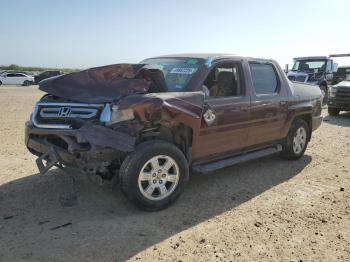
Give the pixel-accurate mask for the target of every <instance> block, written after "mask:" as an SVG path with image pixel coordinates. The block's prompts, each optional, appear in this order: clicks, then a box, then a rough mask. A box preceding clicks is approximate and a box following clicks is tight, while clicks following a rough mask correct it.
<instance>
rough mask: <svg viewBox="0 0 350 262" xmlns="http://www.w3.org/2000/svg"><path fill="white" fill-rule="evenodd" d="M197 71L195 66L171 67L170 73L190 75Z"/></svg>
mask: <svg viewBox="0 0 350 262" xmlns="http://www.w3.org/2000/svg"><path fill="white" fill-rule="evenodd" d="M196 71H197V68H173V69H171V71H170V74H182V75H192V74H194V73H195V72H196Z"/></svg>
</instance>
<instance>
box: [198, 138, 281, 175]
mask: <svg viewBox="0 0 350 262" xmlns="http://www.w3.org/2000/svg"><path fill="white" fill-rule="evenodd" d="M281 151H282V146H281V145H275V146H272V147H268V148H264V149H260V150H256V151H252V152H248V153H244V154H242V155H238V156H234V157H231V158H226V159H223V160H219V161H216V162H211V163H209V164H203V165H194V166H193V167H192V169H193V170H194V171H195V172H198V173H209V172H212V171H215V170H218V169H222V168H225V167H228V166H232V165H235V164H238V163H242V162H246V161H249V160H253V159H256V158H260V157H264V156H268V155H272V154H276V153H278V152H281Z"/></svg>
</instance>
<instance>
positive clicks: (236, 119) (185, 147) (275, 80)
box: [25, 54, 322, 210]
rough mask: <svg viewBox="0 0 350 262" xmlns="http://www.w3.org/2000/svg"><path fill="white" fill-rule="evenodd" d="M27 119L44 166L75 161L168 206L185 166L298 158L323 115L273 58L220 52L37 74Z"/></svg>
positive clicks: (141, 202)
mask: <svg viewBox="0 0 350 262" xmlns="http://www.w3.org/2000/svg"><path fill="white" fill-rule="evenodd" d="M39 89H40V90H41V91H44V92H45V93H46V94H45V95H44V96H43V97H42V98H41V100H40V101H38V103H37V104H36V106H35V108H34V111H33V113H32V115H31V119H30V121H28V122H27V123H26V128H25V130H26V131H25V143H26V146H27V147H28V149H29V150H30V152H32V153H33V154H35V155H37V156H38V159H37V165H38V167H39V170H40V173H45V172H47V171H48V170H49V169H50V168H51V167H53V166H56V167H59V168H63V169H64V168H76V170H79V171H83V172H84V173H87V174H91V175H93V176H98V177H99V178H102V179H103V181H104V180H110V181H111V180H112V181H118V182H119V183H120V186H121V189H122V191H123V193H124V194H125V195H126V197H127V198H128V199H129V200H131V201H132V202H133V203H135V204H136V205H137V206H139V207H140V208H142V209H144V210H159V209H163V208H165V207H167V206H169V205H170V204H171V203H172V202H174V201H175V200H176V199H177V198H178V196H179V195H180V193H181V192H182V191H183V189H184V187H185V185H186V183H187V181H188V180H189V171H190V170H192V171H195V172H198V173H208V172H213V171H215V170H218V169H221V168H224V167H227V166H231V165H233V164H236V163H240V162H243V161H247V160H251V159H255V158H259V157H263V156H266V155H270V154H275V153H279V154H280V155H281V156H282V157H284V158H286V159H291V160H296V159H299V158H300V157H301V156H302V155H303V154H304V152H305V150H306V147H307V145H308V142H309V141H310V138H311V134H312V132H313V131H314V130H315V129H317V128H318V127H319V126H320V125H321V122H322V117H321V102H322V101H321V100H322V93H321V91H320V89H319V88H318V86H309V85H304V84H301V83H292V82H290V81H289V80H288V79H287V77H286V75H285V74H284V72H283V71H282V69H281V68H280V66H279V65H278V64H277V63H276V62H275V61H273V60H268V59H255V58H249V57H241V56H236V55H224V54H184V55H170V56H161V57H155V58H150V59H146V60H144V61H142V62H141V63H139V64H116V65H110V66H104V67H97V68H92V69H87V70H84V71H81V72H75V73H71V74H66V75H62V76H58V77H54V78H50V79H47V80H43V81H41V82H40V85H39Z"/></svg>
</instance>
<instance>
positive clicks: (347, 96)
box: [335, 87, 350, 103]
mask: <svg viewBox="0 0 350 262" xmlns="http://www.w3.org/2000/svg"><path fill="white" fill-rule="evenodd" d="M335 98H336V99H337V101H338V102H347V103H350V88H342V87H339V88H338V89H337V92H336V93H335Z"/></svg>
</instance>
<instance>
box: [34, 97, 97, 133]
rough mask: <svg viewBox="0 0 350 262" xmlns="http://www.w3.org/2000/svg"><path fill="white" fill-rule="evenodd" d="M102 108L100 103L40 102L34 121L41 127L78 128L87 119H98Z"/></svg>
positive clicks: (37, 105)
mask: <svg viewBox="0 0 350 262" xmlns="http://www.w3.org/2000/svg"><path fill="white" fill-rule="evenodd" d="M102 109H103V105H100V104H83V103H59V102H39V103H37V104H36V107H35V110H34V112H33V114H32V122H33V123H34V125H35V126H37V127H41V128H78V127H79V126H81V125H82V124H83V123H84V122H85V121H87V120H94V119H96V120H97V119H98V118H99V116H100V112H101V111H102Z"/></svg>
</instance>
